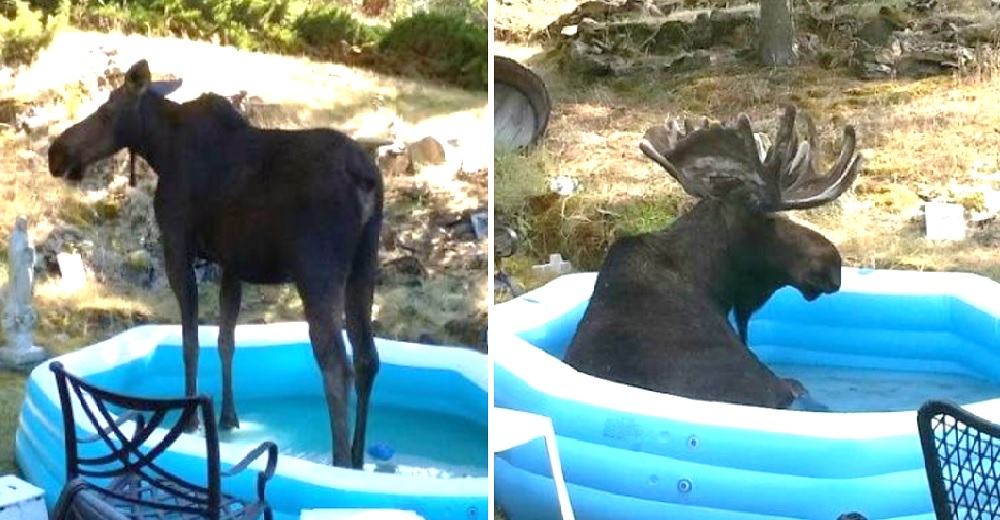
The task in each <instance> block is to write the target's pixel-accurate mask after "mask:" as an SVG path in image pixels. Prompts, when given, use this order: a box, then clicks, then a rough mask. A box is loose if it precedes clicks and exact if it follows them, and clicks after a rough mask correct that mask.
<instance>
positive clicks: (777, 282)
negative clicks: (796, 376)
mask: <svg viewBox="0 0 1000 520" xmlns="http://www.w3.org/2000/svg"><path fill="white" fill-rule="evenodd" d="M799 118H801V119H805V120H806V123H807V127H808V133H809V135H808V140H803V141H800V139H799V137H798V134H797V133H796V131H795V123H796V120H797V119H799ZM855 144H856V137H855V131H854V128H853V127H852V126H846V127H845V128H844V131H843V143H842V147H841V149H840V155H839V157H838V158H837V160H836V162H835V164H834V165H833V167H832V168H831V169H830V171H829V172H827V173H825V174H824V173H823V172H821V171H820V169H819V144H818V139H817V136H816V129H815V126H814V125H813V123H812V120H811V118H809V116H808V114H806V113H805V112H799V111H798V110H797V109H796V108H795V107H794V106H787V107H785V109H784V111H783V114H782V116H781V117H780V119H779V127H778V131H777V135H776V138H775V142H774V145H773V146H772V147H771V148H770V149H769V150H767V152H766V155H765V154H764V153H762V150H761V149H760V147H759V142H758V141H757V140H756V139H755V138H754V132H753V129H752V127H751V124H750V120H749V118H748V117H747V116H746V115H745V114H741V115H740V116H739V118H738V120H737V122H736V124H735V125H731V124H730V125H722V124H718V123H712V124H709V123H708V122H707V121H706V122H705V124H704V125H702V126H701V127H700V128H695V125H694V124H692V123H690V122H688V121H686V122H685V124H684V127H683V128H682V127H681V125H680V124H679V123H678V121H677V120H673V121H672V122H671V123H670V124H669V125H667V126H656V127H653V128H650V129H649V130H647V132H646V134H645V136H644V138H643V140H642V142H641V144H640V149H641V150H642V152H643V153H644V154H645V155H646V156H647V157H648V158H650V159H652V160H653V161H655V162H656V163H657V164H659V165H660V166H661V167H663V168H664V169H665V170H666V171H667V173H669V174H670V175H671V176H672V177H673V178H674V179H676V180H677V181H678V182H679V183H680V184H681V186H682V187H683V189H684V191H685V192H687V193H688V194H689V195H692V196H694V197H697V198H698V199H700V200H699V201H698V202H697V203H696V204H695V206H694V207H693V208H692V209H691V210H690V211H688V212H687V213H685V214H684V215H682V216H681V217H679V218H678V219H677V220H676V221H675V222H674V223H673V224H672V225H671V226H670V227H668V228H667V229H664V230H661V231H658V232H652V233H646V234H641V235H636V236H630V237H625V238H622V239H620V240H618V241H616V242H615V243H614V244H613V245H612V247H611V248H610V250H609V252H608V254H607V257H606V258H605V261H604V264H603V266H602V267H601V270H600V272H599V274H598V277H597V281H596V284H595V286H594V292H593V296H592V298H591V300H590V303H589V305H588V307H587V309H586V311H585V314H584V316H583V319H582V321H581V322H580V324H579V326H578V327H577V330H576V333H575V335H574V337H573V339H572V342H571V344H570V346H569V349H568V350H567V353H566V361H567V363H569V364H570V365H571V366H573V367H574V368H576V369H578V370H580V371H581V372H585V373H588V374H591V375H594V376H598V377H602V378H605V379H609V380H613V381H617V382H620V383H625V384H629V385H632V386H636V387H640V388H645V389H649V390H653V391H657V392H664V393H669V394H673V395H679V396H684V397H690V398H696V399H704V400H713V401H725V402H730V403H736V404H744V405H751V406H759V407H768V408H790V407H792V408H799V407H804V408H809V409H816V408H820V407H821V406H814V405H817V404H818V403H815V402H809V403H803V402H802V399H804V398H806V397H807V396H806V391H805V389H804V388H803V387H802V385H801V383H799V382H798V381H795V380H790V379H782V378H779V377H778V376H777V375H775V374H774V373H773V372H772V371H771V370H770V369H769V368H768V367H767V366H766V365H764V364H763V363H762V362H761V361H760V360H759V359H758V358H757V357H756V356H755V355H754V354H753V352H751V351H750V349H749V348H747V346H746V335H747V326H748V322H749V318H750V315H751V314H752V313H753V312H754V311H755V310H757V309H758V308H759V307H760V306H762V305H763V304H764V303H765V302H766V301H767V299H768V298H770V296H771V294H773V293H774V291H776V290H778V289H779V288H781V287H784V286H786V285H790V286H793V287H795V288H797V289H798V290H799V291H800V293H801V294H802V295H803V297H804V298H805V299H806V300H809V301H812V300H815V299H816V298H818V297H819V296H820V295H822V294H829V293H833V292H836V291H838V290H839V289H840V269H841V257H840V254H839V252H838V251H837V248H836V247H835V246H834V245H833V244H832V243H831V242H830V241H829V240H827V239H826V238H825V237H824V236H823V235H821V234H819V233H817V232H815V231H813V230H811V229H808V228H806V227H804V226H802V225H800V224H797V223H795V222H793V221H792V220H791V219H789V218H788V217H786V216H784V215H781V214H780V212H782V211H787V210H798V209H807V208H813V207H817V206H820V205H822V204H825V203H827V202H829V201H832V200H834V199H836V198H837V197H838V196H839V195H840V194H841V193H843V192H844V191H845V190H847V189H848V188H849V187H850V186H851V184H852V183H853V182H854V180H855V179H856V178H857V175H858V172H859V170H860V168H861V164H862V158H861V157H860V156H859V155H855ZM762 155H763V157H762ZM734 310H735V313H736V315H737V317H738V322H739V323H738V329H739V336H737V334H736V333H735V332H734V331H733V328H732V326H731V325H730V323H729V321H728V318H727V316H728V315H729V313H730V311H734Z"/></svg>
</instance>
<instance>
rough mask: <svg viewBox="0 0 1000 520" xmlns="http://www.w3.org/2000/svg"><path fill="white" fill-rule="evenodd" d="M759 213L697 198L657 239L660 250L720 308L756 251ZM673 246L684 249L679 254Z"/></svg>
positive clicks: (729, 302) (731, 299) (726, 305)
mask: <svg viewBox="0 0 1000 520" xmlns="http://www.w3.org/2000/svg"><path fill="white" fill-rule="evenodd" d="M760 218H761V217H760V216H759V215H755V214H753V213H752V212H751V211H750V210H748V209H746V208H743V207H741V206H738V205H736V204H731V203H726V202H722V201H719V200H714V199H705V200H702V201H699V202H698V203H697V204H696V205H695V207H694V208H693V209H691V211H689V212H688V213H686V214H684V215H683V216H681V217H680V218H679V219H677V220H676V221H675V222H674V224H673V225H672V226H671V227H670V228H668V229H666V230H664V232H663V235H661V237H660V238H659V239H658V240H656V241H655V242H656V246H657V248H658V249H659V250H660V251H661V255H663V256H664V257H665V258H664V260H665V261H666V262H669V264H671V265H672V266H673V267H674V268H675V269H676V270H677V271H678V272H680V273H683V275H684V278H685V279H686V280H687V281H688V282H689V283H690V284H692V286H693V287H692V288H693V289H694V290H696V291H698V292H700V293H702V294H705V295H707V296H708V297H709V298H710V299H711V300H712V301H713V302H714V303H716V304H717V305H718V308H719V309H720V311H721V312H723V313H728V312H729V309H731V308H732V306H733V305H734V303H735V301H736V298H737V295H738V292H739V287H740V283H741V279H742V273H743V271H745V269H744V264H745V263H746V262H747V261H748V259H749V258H751V257H754V256H756V255H758V254H759V253H760V251H759V250H760V248H762V247H763V244H759V243H755V240H754V239H753V237H754V236H755V234H754V231H755V228H756V227H758V226H759V221H760ZM678 252H683V253H681V254H678Z"/></svg>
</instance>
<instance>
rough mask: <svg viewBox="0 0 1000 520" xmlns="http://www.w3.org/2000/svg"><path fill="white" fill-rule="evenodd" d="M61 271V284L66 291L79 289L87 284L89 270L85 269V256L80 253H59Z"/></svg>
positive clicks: (57, 256)
mask: <svg viewBox="0 0 1000 520" xmlns="http://www.w3.org/2000/svg"><path fill="white" fill-rule="evenodd" d="M56 261H57V262H59V273H60V274H61V275H62V281H61V282H60V285H61V286H62V288H63V289H64V290H66V291H71V292H72V291H78V290H80V289H82V288H83V286H84V285H87V272H86V271H85V270H84V269H83V258H82V257H81V256H80V255H79V254H78V253H59V254H58V255H56Z"/></svg>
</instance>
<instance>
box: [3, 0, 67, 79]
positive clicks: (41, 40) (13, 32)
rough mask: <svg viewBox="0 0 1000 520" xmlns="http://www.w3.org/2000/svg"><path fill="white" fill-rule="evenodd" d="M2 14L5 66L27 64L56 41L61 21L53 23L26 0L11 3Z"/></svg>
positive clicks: (53, 21) (16, 0)
mask: <svg viewBox="0 0 1000 520" xmlns="http://www.w3.org/2000/svg"><path fill="white" fill-rule="evenodd" d="M5 7H8V9H5V10H4V11H5V12H4V14H3V15H2V16H0V62H2V64H4V65H18V64H26V63H31V62H32V61H34V59H35V58H37V57H38V53H39V51H41V50H42V49H43V48H45V47H46V46H47V45H48V44H49V43H51V42H52V37H53V36H55V31H56V27H57V25H58V23H57V22H56V21H55V20H52V21H51V22H49V20H47V17H46V15H45V14H44V13H42V12H41V11H34V10H32V9H31V8H29V6H28V3H27V2H24V1H23V0H15V1H14V2H11V3H8V4H7V5H6V6H5Z"/></svg>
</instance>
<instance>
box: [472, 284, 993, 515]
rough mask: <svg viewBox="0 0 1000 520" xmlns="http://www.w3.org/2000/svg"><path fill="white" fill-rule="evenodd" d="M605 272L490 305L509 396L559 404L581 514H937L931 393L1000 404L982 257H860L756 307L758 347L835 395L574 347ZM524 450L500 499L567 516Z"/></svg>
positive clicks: (987, 409)
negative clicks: (651, 375) (747, 391)
mask: <svg viewBox="0 0 1000 520" xmlns="http://www.w3.org/2000/svg"><path fill="white" fill-rule="evenodd" d="M595 278H596V274H595V273H589V274H574V275H566V276H562V277H560V278H558V279H557V280H555V281H553V282H551V283H549V284H548V285H545V286H544V287H541V288H539V289H537V290H535V291H532V292H530V293H527V294H524V295H522V296H521V297H520V298H518V299H515V300H512V301H510V302H507V303H504V304H501V305H497V306H494V307H493V308H492V309H491V311H490V346H491V349H490V352H491V354H492V356H493V361H494V365H495V368H494V402H495V406H497V407H504V408H512V409H516V410H522V411H526V412H532V413H536V414H540V415H545V416H548V417H551V418H552V423H553V427H554V430H555V432H556V442H557V445H558V449H559V454H560V458H561V460H562V468H563V475H564V477H565V479H566V484H567V487H568V489H569V495H570V500H571V502H572V505H573V510H574V512H575V513H576V518H578V519H610V518H629V519H647V518H648V519H654V518H656V519H660V518H684V519H687V520H700V519H713V520H718V519H722V520H730V519H732V520H757V519H777V518H781V519H785V518H787V519H792V518H795V519H809V520H833V519H835V518H837V517H838V516H839V515H841V514H843V513H846V512H850V511H858V512H860V513H862V514H864V515H866V516H867V517H868V518H869V519H871V520H877V519H895V520H904V519H906V520H916V519H927V520H930V519H932V518H933V513H932V511H933V509H932V506H931V499H930V495H929V491H928V487H927V481H926V476H925V473H924V465H923V459H922V456H921V450H920V441H919V439H918V437H917V427H916V409H917V407H918V406H919V405H920V403H921V402H922V401H923V400H924V399H927V398H930V397H945V398H949V399H953V400H956V401H958V402H959V403H961V404H963V405H968V406H967V408H968V409H969V410H971V411H972V412H974V413H976V414H979V415H981V416H984V417H986V418H987V419H991V420H1000V399H998V397H1000V284H997V283H994V282H992V281H991V280H989V279H987V278H984V277H982V276H977V275H972V274H964V273H918V272H903V271H873V270H856V269H848V268H845V269H844V272H843V283H842V288H841V290H840V292H839V293H836V294H834V295H830V296H824V297H822V298H820V299H819V300H817V301H815V302H812V303H807V302H805V301H804V300H803V299H802V298H801V296H800V295H799V293H798V292H796V291H794V290H792V289H784V290H781V291H779V292H778V293H776V294H775V296H774V297H773V298H772V299H771V301H770V302H769V303H768V304H767V305H766V306H765V307H764V308H763V309H762V310H761V311H760V312H759V313H758V314H757V315H755V317H754V319H753V321H752V323H751V325H750V337H751V344H752V345H753V349H754V351H755V352H756V353H757V354H758V355H759V356H760V357H761V359H763V360H764V361H765V362H766V363H768V364H769V365H771V366H772V367H774V370H775V371H776V372H777V373H778V374H779V375H782V376H792V377H798V378H799V379H800V380H802V381H803V383H804V384H805V386H806V387H807V388H809V389H810V392H811V394H812V395H813V397H814V398H815V399H817V400H818V401H820V402H823V403H825V404H827V405H828V406H830V407H831V409H832V410H834V411H833V412H828V413H823V412H800V411H788V410H770V409H762V408H755V407H747V406H738V405H732V404H728V403H720V402H708V401H699V400H693V399H686V398H682V397H677V396H671V395H666V394H658V393H654V392H650V391H646V390H642V389H638V388H634V387H629V386H626V385H622V384H618V383H613V382H609V381H605V380H601V379H598V378H594V377H591V376H589V375H586V374H582V373H580V372H577V371H575V370H573V369H572V368H571V367H569V366H568V365H566V364H564V363H563V362H562V361H561V358H562V356H563V354H564V351H565V349H566V347H567V346H568V344H569V342H570V340H571V339H572V336H573V333H574V331H575V328H576V324H577V323H578V321H579V320H580V319H581V317H582V316H583V312H584V310H585V309H586V306H587V302H588V298H589V297H590V294H591V292H592V290H593V284H594V281H595ZM526 453H527V452H525V453H523V454H522V453H519V452H518V451H517V450H511V451H509V452H506V453H505V455H503V456H502V457H500V458H498V460H496V461H495V466H494V474H495V484H494V487H495V489H496V501H497V503H498V504H499V505H501V507H503V508H504V509H506V510H507V512H508V513H509V514H510V516H511V518H515V519H517V520H530V519H533V518H539V519H541V518H556V516H553V515H554V511H552V509H551V508H552V504H554V501H553V500H551V498H550V497H551V494H552V482H551V481H550V480H549V477H547V474H548V469H547V461H544V460H539V458H538V457H534V456H530V455H528V454H526Z"/></svg>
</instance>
